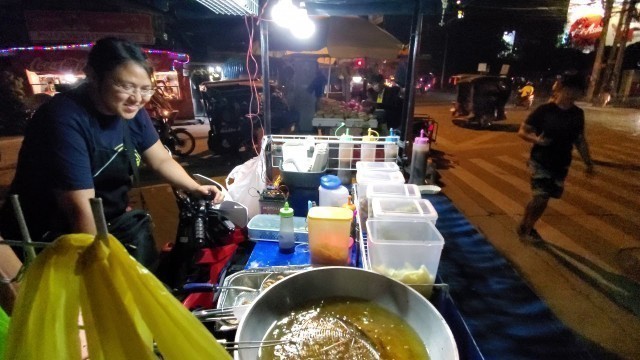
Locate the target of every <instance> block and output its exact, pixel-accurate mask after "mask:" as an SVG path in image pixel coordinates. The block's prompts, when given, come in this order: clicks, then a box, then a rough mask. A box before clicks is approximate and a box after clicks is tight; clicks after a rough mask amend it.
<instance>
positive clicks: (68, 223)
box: [0, 38, 223, 250]
mask: <svg viewBox="0 0 640 360" xmlns="http://www.w3.org/2000/svg"><path fill="white" fill-rule="evenodd" d="M85 73H86V74H87V81H86V82H85V83H83V84H81V85H80V86H78V87H77V88H75V89H73V90H70V91H68V92H64V93H60V94H57V95H56V96H54V97H53V98H52V99H51V101H49V102H47V103H46V104H45V105H43V106H42V107H40V108H39V109H38V111H37V112H36V113H35V114H34V116H33V119H32V120H31V121H30V122H29V125H28V127H27V130H26V134H25V137H24V141H23V144H22V148H21V149H20V154H19V158H18V164H17V169H16V174H15V177H14V179H13V182H12V184H11V188H10V190H9V193H10V194H18V195H19V200H20V204H21V208H22V210H23V212H24V217H25V220H26V224H27V226H28V229H29V232H30V235H31V237H32V238H33V239H34V240H36V239H37V240H39V239H43V240H44V241H51V240H53V239H54V238H55V237H56V236H57V235H60V234H65V233H88V234H95V233H96V225H95V221H94V218H93V214H92V212H91V207H90V204H89V199H91V198H94V197H99V198H102V201H103V206H104V213H105V216H106V220H107V222H110V221H112V220H114V219H115V218H117V217H118V216H120V215H122V214H124V213H125V212H126V211H127V208H128V206H129V198H128V192H129V190H130V189H131V187H132V179H131V176H132V174H134V175H135V174H137V168H138V166H139V164H140V160H144V161H145V163H146V164H147V166H149V167H150V168H151V169H153V170H154V171H155V172H156V173H158V174H159V175H160V176H162V177H163V178H164V179H165V180H166V181H167V182H169V183H171V184H172V185H173V186H176V187H177V188H180V189H183V190H186V191H189V192H195V193H199V194H202V195H207V194H212V195H214V201H217V202H220V201H221V200H222V197H223V195H222V194H221V193H220V192H219V190H218V189H217V188H216V187H215V186H207V185H200V184H198V183H197V182H196V181H195V180H193V179H192V178H191V177H190V176H189V174H188V173H187V172H186V171H185V170H184V169H183V168H182V166H181V165H180V164H179V163H178V162H176V161H175V160H174V159H173V158H172V157H171V155H170V154H169V153H168V152H167V151H166V150H165V148H164V147H163V146H162V143H161V142H160V141H159V139H158V135H157V133H156V131H155V129H154V127H153V125H152V123H151V119H150V118H149V115H148V114H147V112H146V111H145V110H143V107H144V105H145V104H146V103H147V102H148V101H149V99H150V98H151V96H152V95H153V94H154V92H155V86H154V81H153V79H154V77H153V69H152V67H151V65H150V64H149V62H148V61H147V57H146V55H145V53H144V52H143V51H142V50H141V49H140V48H139V47H138V46H137V45H135V44H133V43H131V42H129V41H127V40H122V39H117V38H104V39H101V40H99V41H98V42H96V44H95V45H94V46H93V48H92V49H91V52H90V53H89V55H88V61H87V66H86V68H85ZM141 110H142V111H141ZM129 144H131V146H129ZM0 214H1V215H0V216H1V217H0V218H1V219H2V221H1V222H0V235H1V236H2V237H4V238H5V239H19V238H21V235H20V232H19V231H18V229H19V228H18V224H17V220H16V218H15V216H14V212H13V209H12V206H11V203H10V202H9V201H5V203H4V206H3V208H2V209H1V210H0ZM147 241H153V239H152V238H151V232H150V231H149V238H148V239H147ZM152 248H153V249H154V250H155V247H152Z"/></svg>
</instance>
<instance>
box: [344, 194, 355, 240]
mask: <svg viewBox="0 0 640 360" xmlns="http://www.w3.org/2000/svg"><path fill="white" fill-rule="evenodd" d="M347 201H348V202H347V203H346V204H344V205H342V207H343V208H345V209H349V210H351V211H353V219H352V220H351V236H352V237H355V234H356V216H358V212H357V210H356V204H354V203H353V200H352V198H351V195H349V197H348V198H347Z"/></svg>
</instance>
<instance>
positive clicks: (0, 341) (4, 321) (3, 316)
mask: <svg viewBox="0 0 640 360" xmlns="http://www.w3.org/2000/svg"><path fill="white" fill-rule="evenodd" d="M8 329H9V316H7V313H5V312H4V309H3V308H1V307H0V360H2V359H4V347H5V344H6V342H7V331H8Z"/></svg>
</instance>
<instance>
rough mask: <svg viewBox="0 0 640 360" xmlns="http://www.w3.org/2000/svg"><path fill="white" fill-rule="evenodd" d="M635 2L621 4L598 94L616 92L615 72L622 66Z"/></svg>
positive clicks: (631, 0) (627, 1) (635, 0)
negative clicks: (607, 91)
mask: <svg viewBox="0 0 640 360" xmlns="http://www.w3.org/2000/svg"><path fill="white" fill-rule="evenodd" d="M637 1H638V0H625V1H624V3H623V4H622V11H621V13H620V19H619V20H618V25H617V27H616V35H615V39H614V42H613V47H612V49H611V53H610V54H609V58H608V59H607V65H606V68H605V72H604V76H603V78H602V81H601V82H600V91H599V92H603V91H606V90H610V91H611V94H612V95H613V94H615V93H616V92H617V79H618V74H616V73H615V71H616V68H618V71H619V68H620V67H621V66H622V59H623V58H624V50H625V48H626V45H627V36H628V34H629V26H630V24H631V15H632V13H633V11H634V10H635V6H636V3H637ZM618 63H619V64H620V65H619V66H617V64H618Z"/></svg>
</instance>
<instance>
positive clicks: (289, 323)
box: [259, 298, 429, 360]
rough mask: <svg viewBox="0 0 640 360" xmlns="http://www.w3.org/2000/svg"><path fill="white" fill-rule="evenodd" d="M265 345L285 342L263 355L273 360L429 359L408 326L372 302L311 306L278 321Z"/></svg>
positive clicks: (327, 302)
mask: <svg viewBox="0 0 640 360" xmlns="http://www.w3.org/2000/svg"><path fill="white" fill-rule="evenodd" d="M264 340H286V342H285V343H283V344H280V345H276V346H265V347H262V348H261V350H260V356H259V359H260V360H274V359H287V360H296V359H301V360H302V359H305V360H308V359H344V360H348V359H358V360H368V359H381V360H386V359H394V360H405V359H406V360H420V359H429V355H428V352H427V349H426V347H425V346H424V343H423V342H422V340H421V339H420V337H419V336H418V334H417V333H416V332H415V330H413V328H411V326H410V325H409V324H407V322H406V321H404V320H403V319H402V318H400V317H399V316H398V315H396V314H394V313H392V312H390V311H388V310H386V309H384V308H383V307H382V306H380V305H378V304H375V303H373V302H370V301H365V300H360V299H353V298H330V299H325V300H322V301H317V302H313V303H309V304H306V305H305V306H302V307H300V308H298V309H295V310H294V311H292V312H291V313H290V314H289V315H288V316H286V317H284V318H282V319H280V320H278V321H276V322H275V323H274V325H273V326H272V327H271V328H270V329H269V331H268V332H267V335H266V336H265V338H264Z"/></svg>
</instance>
